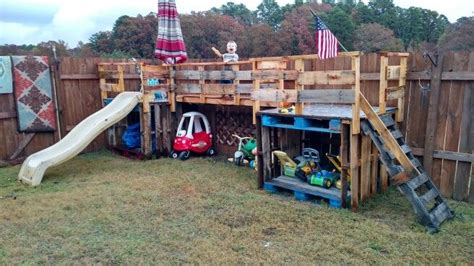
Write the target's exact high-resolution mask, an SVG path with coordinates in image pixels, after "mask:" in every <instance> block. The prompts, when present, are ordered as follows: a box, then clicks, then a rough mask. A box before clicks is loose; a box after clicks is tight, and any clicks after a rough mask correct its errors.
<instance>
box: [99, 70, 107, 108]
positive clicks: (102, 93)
mask: <svg viewBox="0 0 474 266" xmlns="http://www.w3.org/2000/svg"><path fill="white" fill-rule="evenodd" d="M104 73H105V68H104V65H102V64H99V77H100V79H99V88H100V99H101V105H102V107H104V106H105V103H104V100H105V99H107V91H106V90H105V77H104V76H103V75H104Z"/></svg>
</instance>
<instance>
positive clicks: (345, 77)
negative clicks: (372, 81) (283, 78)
mask: <svg viewBox="0 0 474 266" xmlns="http://www.w3.org/2000/svg"><path fill="white" fill-rule="evenodd" d="M297 82H298V84H299V85H306V86H309V85H353V84H355V82H356V73H355V71H353V70H332V71H307V72H302V73H300V75H299V77H298V80H297Z"/></svg>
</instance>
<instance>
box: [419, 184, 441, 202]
mask: <svg viewBox="0 0 474 266" xmlns="http://www.w3.org/2000/svg"><path fill="white" fill-rule="evenodd" d="M438 195H439V194H438V192H437V191H436V189H434V188H432V189H430V190H428V192H426V193H425V194H423V196H421V197H420V200H421V202H423V204H424V205H426V204H428V203H429V202H430V201H432V200H433V199H434V198H436V197H437V196H438Z"/></svg>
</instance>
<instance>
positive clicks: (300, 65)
mask: <svg viewBox="0 0 474 266" xmlns="http://www.w3.org/2000/svg"><path fill="white" fill-rule="evenodd" d="M295 70H296V71H298V74H300V73H303V72H304V59H297V60H296V61H295ZM295 82H296V90H297V91H302V90H304V85H300V84H298V80H297V81H295ZM303 109H304V104H303V103H301V102H298V103H296V106H295V114H297V115H302V114H303Z"/></svg>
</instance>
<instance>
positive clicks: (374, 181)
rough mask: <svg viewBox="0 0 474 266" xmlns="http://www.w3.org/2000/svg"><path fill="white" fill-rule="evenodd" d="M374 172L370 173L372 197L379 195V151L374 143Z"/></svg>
mask: <svg viewBox="0 0 474 266" xmlns="http://www.w3.org/2000/svg"><path fill="white" fill-rule="evenodd" d="M371 163H372V165H371V167H372V170H371V173H370V195H373V194H375V193H377V179H378V176H379V151H378V150H377V147H376V146H375V144H374V143H372V162H371Z"/></svg>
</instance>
